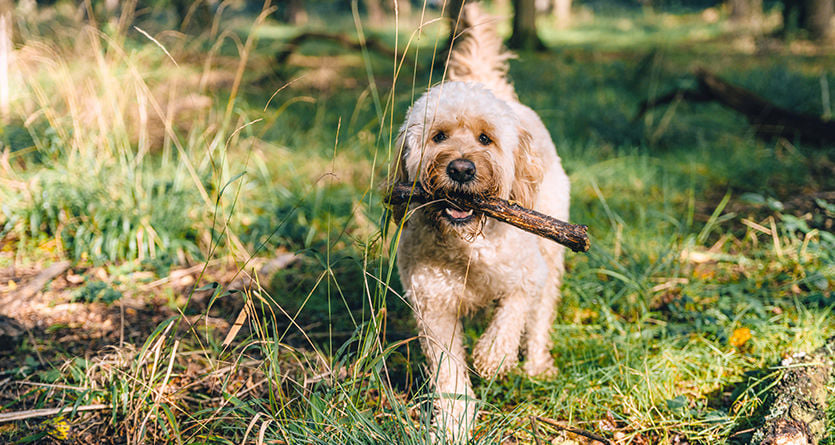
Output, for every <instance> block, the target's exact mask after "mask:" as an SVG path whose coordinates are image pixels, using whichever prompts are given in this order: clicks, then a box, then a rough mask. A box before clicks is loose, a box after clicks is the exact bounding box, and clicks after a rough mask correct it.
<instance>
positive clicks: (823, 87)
mask: <svg viewBox="0 0 835 445" xmlns="http://www.w3.org/2000/svg"><path fill="white" fill-rule="evenodd" d="M61 5H63V4H60V3H59V6H56V7H55V8H54V9H48V10H44V11H42V12H28V13H26V14H21V16H20V17H18V27H17V28H15V29H16V32H17V35H16V36H15V40H14V51H13V53H12V55H13V57H12V58H11V60H12V62H11V63H12V64H13V66H12V70H10V73H11V77H10V82H11V84H12V88H11V90H10V91H11V92H12V94H11V101H12V105H13V106H12V108H11V109H12V112H11V114H10V117H9V118H7V119H6V120H5V121H4V122H2V127H0V441H2V442H7V443H50V442H54V443H66V442H70V443H97V444H98V443H125V442H128V441H133V442H148V443H151V442H159V443H236V444H237V443H299V442H301V443H334V444H336V443H339V444H343V443H392V442H394V443H404V444H407V443H427V441H428V440H429V436H428V435H427V431H428V428H427V426H428V425H429V422H430V418H431V415H430V414H431V409H430V407H431V391H429V390H428V388H427V385H426V380H425V371H424V369H423V363H424V361H423V358H422V356H421V353H420V348H419V345H418V342H417V339H416V337H415V335H416V331H415V329H414V325H413V322H412V319H411V314H410V310H409V307H408V305H407V304H406V303H405V302H404V301H403V299H402V297H401V294H400V291H401V286H400V284H399V281H398V277H397V273H396V270H395V268H394V267H393V262H392V261H391V258H392V257H393V246H391V243H390V241H391V239H392V233H391V232H392V231H393V230H394V229H393V228H392V227H390V226H389V225H388V224H387V220H386V215H385V212H384V209H383V207H382V206H381V204H380V193H379V184H380V180H381V178H383V177H384V176H385V172H386V169H387V165H388V162H389V161H390V158H391V145H392V137H393V133H394V132H396V130H397V127H398V125H399V121H400V120H401V119H402V118H403V116H404V114H405V111H406V109H407V107H408V105H409V104H410V103H411V102H412V101H413V100H414V98H415V97H416V96H417V95H419V94H420V92H421V91H423V90H424V89H425V88H426V86H427V85H430V84H432V83H435V82H437V81H439V80H440V77H439V71H438V70H431V69H430V68H431V66H432V51H433V48H435V46H436V44H441V43H443V42H444V40H445V38H446V30H445V28H444V27H443V26H442V25H441V24H439V23H437V22H433V23H431V24H429V25H427V26H425V27H424V29H423V33H422V34H421V33H417V32H415V30H416V29H417V28H418V24H419V14H417V13H414V14H412V16H410V17H407V18H404V19H403V20H402V22H401V23H399V24H398V27H397V28H395V27H394V26H393V23H394V22H393V20H392V22H391V24H389V25H385V26H383V25H379V26H378V25H377V24H375V25H374V26H372V25H369V24H365V23H364V22H362V21H361V20H360V21H357V22H355V21H354V20H353V18H352V17H351V15H350V12H349V13H348V14H347V15H345V14H343V15H340V16H334V17H331V16H324V17H319V16H316V15H311V22H310V23H309V24H308V25H307V27H306V28H305V29H311V30H323V29H324V30H328V31H329V32H339V33H343V34H344V35H346V36H348V37H349V38H351V39H356V38H357V37H356V36H357V35H358V30H361V34H362V35H363V36H364V37H365V38H369V39H374V40H376V41H378V42H380V43H381V44H382V45H384V46H386V47H389V48H394V47H395V46H396V47H397V48H399V49H400V50H401V51H402V50H404V49H407V47H408V51H407V52H406V57H405V58H403V59H402V60H401V59H398V62H397V64H396V68H395V64H394V62H393V60H392V58H391V56H390V55H387V54H382V53H381V52H379V51H376V50H375V49H374V46H373V45H367V46H365V47H364V48H363V49H362V50H361V51H356V50H349V49H346V48H344V47H342V46H340V45H337V44H334V43H332V42H327V41H319V40H312V41H308V42H305V43H303V44H301V45H300V46H299V47H298V48H295V50H294V51H293V52H292V53H291V54H289V56H288V57H286V58H283V62H282V63H281V64H277V63H276V55H277V54H280V53H281V52H282V51H283V50H285V49H286V48H287V42H288V41H289V40H290V39H291V38H292V37H293V36H295V35H297V34H298V33H300V32H301V31H302V28H299V27H294V26H288V25H283V24H278V23H276V22H274V21H272V19H267V20H260V19H258V18H256V15H257V11H254V12H253V11H245V10H236V9H235V8H232V9H230V10H229V11H226V12H225V13H224V14H226V15H224V18H223V20H220V21H219V22H218V24H217V26H216V27H212V28H211V29H210V30H207V31H204V32H202V33H199V36H197V37H191V36H187V35H186V34H182V33H178V32H171V31H167V30H170V29H174V28H175V26H174V25H173V24H170V23H167V22H166V21H165V18H166V16H162V17H145V18H143V17H140V18H139V19H138V21H137V22H136V27H125V26H122V25H121V24H120V23H119V22H116V21H111V22H102V23H100V24H99V26H98V27H97V28H94V27H90V26H88V24H87V23H85V22H81V21H79V19H78V15H77V14H75V12H74V10H72V8H69V7H68V6H66V5H64V6H61ZM418 12H419V11H418ZM432 14H437V12H434V13H430V14H428V15H427V17H428V18H427V19H426V20H430V19H431V18H432ZM775 17H776V16H775V15H774V14H772V15H769V17H768V20H767V21H766V24H765V25H764V26H765V28H764V29H739V28H737V27H735V26H733V25H731V24H729V23H728V22H727V21H726V19H725V17H724V13H723V11H717V10H707V11H661V10H658V11H651V10H648V9H637V10H611V11H609V10H602V11H592V10H588V9H582V10H581V11H580V13H578V15H577V19H576V20H577V22H576V24H575V25H574V26H572V27H571V28H569V29H565V30H558V29H554V28H553V27H552V26H548V25H549V23H548V22H543V26H542V28H541V33H542V36H543V38H544V40H545V42H546V44H547V45H548V47H549V51H547V52H543V53H525V54H520V55H519V58H518V59H515V60H513V61H512V62H511V72H510V75H511V76H512V78H513V79H514V80H515V82H516V88H517V92H518V94H519V97H520V100H521V101H522V102H524V103H526V104H529V105H530V106H531V107H532V108H533V109H534V110H536V111H537V112H538V113H539V115H540V116H541V117H542V119H543V121H544V122H545V123H546V126H547V127H548V128H549V130H550V132H551V134H552V136H553V138H554V141H555V144H556V146H557V148H558V152H559V154H560V156H561V157H562V159H563V163H564V166H565V168H566V170H567V172H568V173H569V175H570V178H571V182H572V209H571V220H572V222H576V223H581V224H586V225H588V226H589V228H590V234H591V238H592V249H591V251H590V252H588V253H587V254H569V255H568V258H567V269H568V271H567V275H566V279H565V283H564V286H563V302H562V304H561V306H560V309H559V314H558V318H557V320H556V322H555V326H554V329H555V332H554V338H555V344H554V349H553V351H552V352H553V354H554V357H555V360H556V366H557V368H558V371H559V373H558V375H556V376H554V377H552V378H549V379H543V380H535V379H530V378H528V377H527V376H526V375H525V374H524V373H523V372H521V371H520V370H516V371H513V372H511V374H510V375H509V376H508V377H505V378H503V379H499V380H495V381H488V380H483V379H479V378H478V377H475V376H473V383H474V387H475V392H476V395H477V397H478V399H479V400H480V403H481V406H480V414H479V422H478V426H477V428H476V431H475V432H474V435H473V443H537V444H538V443H546V442H547V443H554V444H580V443H595V442H594V441H591V440H590V439H587V438H584V437H583V436H580V435H576V434H572V433H570V432H568V430H567V429H566V427H573V428H579V429H581V430H584V431H588V432H592V433H594V434H597V435H599V436H601V437H604V438H606V439H608V440H610V441H612V443H617V444H658V443H674V444H684V443H690V444H697V443H704V444H716V443H740V444H742V443H748V442H749V441H750V439H751V436H752V433H753V431H754V429H755V428H757V426H758V425H759V423H760V422H761V420H762V417H763V414H764V408H763V407H764V405H765V403H767V401H768V399H769V397H770V395H769V394H770V393H769V389H771V388H772V387H774V385H776V384H777V382H779V380H780V377H781V375H782V368H781V360H782V359H783V358H785V357H787V356H789V355H790V354H792V353H795V352H798V351H806V352H808V351H812V350H814V349H816V348H818V347H819V346H821V345H822V344H823V342H824V341H825V340H826V339H827V338H829V337H830V336H832V335H833V334H835V318H833V317H832V308H833V306H835V233H834V232H835V229H833V224H835V148H833V147H816V146H812V145H807V144H806V143H805V142H804V141H803V140H786V139H780V140H761V139H758V138H757V135H756V133H755V131H754V129H752V128H751V127H750V126H749V125H748V123H747V122H746V120H745V119H744V118H743V117H741V116H739V115H737V114H735V113H734V112H732V111H729V110H727V109H724V108H722V107H721V106H719V105H717V104H711V103H698V104H691V103H687V102H684V101H677V102H673V103H672V104H670V105H669V106H665V107H660V108H657V109H654V110H651V111H650V112H649V113H647V114H646V115H645V116H643V117H642V118H640V119H638V120H636V119H634V118H635V116H636V113H637V111H638V108H639V105H640V103H641V102H642V101H644V100H646V99H648V98H652V97H658V96H660V95H662V94H665V93H666V92H668V91H671V90H674V89H676V88H682V87H689V86H691V85H693V82H694V77H693V72H694V70H695V69H696V68H697V67H705V68H707V69H709V70H711V71H712V72H714V73H716V74H718V75H720V76H722V77H723V78H724V79H726V80H728V81H730V82H733V83H735V84H737V85H740V86H743V87H745V88H748V89H750V90H751V91H754V92H755V93H757V94H759V95H760V96H762V97H764V98H766V99H767V100H769V101H772V102H774V103H775V104H778V105H780V106H782V107H785V108H788V109H791V110H794V111H797V112H802V113H809V114H812V115H818V116H824V117H828V116H831V115H832V113H833V111H835V106H833V105H832V102H831V100H830V98H831V97H833V96H835V85H830V81H832V82H833V84H835V79H834V78H833V76H832V75H833V71H832V67H833V66H835V49H833V48H831V47H823V46H816V45H813V44H810V43H809V42H804V41H791V42H785V41H781V40H778V39H776V38H773V37H770V32H771V31H772V30H773V28H774V26H775V25H774V23H773V21H774V19H775ZM168 18H169V19H170V17H168ZM357 23H359V25H357ZM502 31H503V32H506V31H507V29H506V27H503V28H502ZM147 36H152V37H153V40H152V39H149V38H148V37H147ZM50 266H52V267H54V269H52V270H51V271H50V272H53V273H46V272H47V271H49V268H50ZM481 315H483V314H480V315H479V316H477V317H473V318H472V319H470V320H467V323H466V329H465V336H466V338H465V343H466V344H467V345H468V347H471V346H472V343H473V342H474V340H475V339H476V338H477V337H478V335H479V333H480V332H481V331H482V330H483V329H484V328H485V325H484V323H483V321H482V320H483V319H484V318H485V317H484V316H481ZM831 389H833V388H830V390H831ZM830 394H832V391H830ZM830 398H831V397H830ZM833 401H835V400H833ZM829 406H830V412H829V413H828V416H829V420H830V427H829V430H828V436H827V438H825V439H824V441H823V443H825V444H830V445H831V444H833V443H835V427H833V426H832V424H833V422H832V420H835V408H832V407H833V404H830V405H829ZM39 410H46V411H39ZM50 410H51V411H50Z"/></svg>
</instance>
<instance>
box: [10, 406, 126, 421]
mask: <svg viewBox="0 0 835 445" xmlns="http://www.w3.org/2000/svg"><path fill="white" fill-rule="evenodd" d="M110 408H111V405H110V404H107V405H105V404H95V405H81V406H62V407H60V408H41V409H29V410H26V411H15V412H11V413H0V423H6V422H15V421H19V420H26V419H33V418H36V417H51V416H56V415H58V414H69V413H77V412H82V411H99V410H103V409H110Z"/></svg>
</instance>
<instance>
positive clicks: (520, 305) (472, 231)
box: [388, 3, 570, 441]
mask: <svg viewBox="0 0 835 445" xmlns="http://www.w3.org/2000/svg"><path fill="white" fill-rule="evenodd" d="M461 25H462V28H461V29H463V31H462V34H461V36H459V37H458V38H457V39H456V42H455V44H454V46H453V48H452V50H451V53H450V56H449V61H448V65H447V70H448V73H447V77H448V80H447V81H445V82H443V83H441V84H439V85H437V86H434V87H432V88H430V89H429V90H428V91H427V92H426V93H424V94H423V95H422V96H421V97H420V98H419V99H418V100H417V101H416V102H415V103H414V104H413V105H412V107H411V108H410V109H409V111H408V112H407V116H406V119H405V121H404V123H403V124H402V126H401V128H400V131H399V135H398V137H397V139H396V145H395V147H396V148H397V153H396V155H395V156H394V157H393V163H392V165H391V167H390V169H389V178H388V182H389V184H392V183H395V182H413V183H414V182H419V183H420V184H421V185H422V186H423V187H424V188H426V189H427V191H429V192H430V193H438V192H440V193H441V194H448V195H456V194H459V195H481V196H493V197H499V198H503V199H508V200H510V201H513V202H516V203H518V204H520V205H522V206H524V207H527V208H531V209H535V210H537V211H540V212H542V213H545V214H548V215H551V216H554V217H556V218H559V219H563V220H568V212H569V188H570V184H569V179H568V176H567V175H566V174H565V171H564V170H563V168H562V165H561V162H560V158H559V156H558V155H557V152H556V148H555V146H554V143H553V142H552V141H551V137H550V134H549V133H548V130H547V129H546V128H545V126H544V125H543V123H542V121H541V120H540V118H539V116H537V114H536V113H535V112H534V111H533V110H531V109H530V108H528V107H527V106H525V105H523V104H521V103H520V102H519V101H518V99H517V97H516V93H515V90H514V87H513V85H512V84H511V83H510V82H509V80H508V77H507V71H508V59H510V58H511V57H513V55H512V54H510V53H509V52H507V50H505V49H504V48H503V46H502V41H501V39H500V37H499V36H498V35H497V34H496V32H495V31H494V27H495V20H494V19H493V18H492V17H490V16H488V15H486V14H485V13H484V12H482V10H481V9H480V7H479V5H478V4H477V3H472V4H468V5H466V6H465V7H464V9H463V11H462V17H461ZM393 215H394V220H395V222H397V223H398V225H399V226H400V227H402V231H401V233H400V239H399V244H398V252H397V267H398V270H399V272H400V277H401V281H402V283H403V287H404V288H405V294H406V298H407V299H408V301H409V302H410V304H411V305H412V307H413V309H414V313H415V319H416V321H417V326H418V329H419V331H420V332H419V333H420V343H421V347H422V349H423V352H424V354H425V355H426V358H427V360H428V370H429V373H430V376H431V380H432V382H433V385H434V391H435V393H436V399H435V408H436V413H435V416H434V420H433V423H434V424H435V430H438V431H445V433H446V434H447V435H449V436H451V438H453V440H456V441H466V438H467V437H468V435H469V432H470V430H471V428H472V425H473V422H474V420H475V414H476V412H477V409H476V406H477V404H476V403H475V399H474V395H473V391H472V388H471V385H470V380H469V376H468V368H467V364H466V363H467V362H466V353H465V350H464V345H463V343H462V336H463V332H462V325H461V318H462V316H465V315H468V314H472V313H473V312H475V311H477V310H480V309H483V308H486V307H489V306H491V305H495V310H494V312H493V314H494V315H493V317H492V320H491V321H490V323H489V325H488V327H487V328H486V330H485V332H484V334H483V335H482V336H481V337H480V338H479V340H478V342H477V343H476V345H475V347H474V349H473V354H472V355H473V366H474V368H475V371H476V372H478V373H479V374H480V375H481V376H482V377H484V378H488V379H489V378H494V377H498V376H502V375H504V374H506V373H507V372H508V371H510V370H511V369H513V368H515V367H516V365H517V360H518V355H519V351H520V347H523V350H524V353H525V362H524V366H523V368H524V370H525V372H526V373H527V374H528V375H530V376H543V375H548V374H550V373H553V372H554V369H555V368H554V362H553V358H552V357H551V353H550V349H551V345H552V340H551V326H552V324H553V321H554V311H555V308H556V305H557V303H558V302H559V300H560V283H561V280H562V275H563V271H564V266H563V258H564V248H563V247H562V246H560V245H558V244H556V243H554V242H552V241H548V240H545V239H541V238H537V237H536V236H534V235H531V234H529V233H526V232H523V231H522V230H520V229H518V228H515V227H512V226H510V225H507V224H505V223H502V222H498V221H496V220H493V219H488V218H487V217H485V216H484V215H482V214H480V213H479V212H478V211H473V210H465V209H460V208H456V207H455V206H454V205H452V204H450V203H448V202H445V201H435V202H432V203H429V204H427V205H424V206H421V207H418V208H416V209H411V210H410V209H407V208H405V206H400V207H395V208H394V209H393ZM523 342H524V345H523V344H522V343H523Z"/></svg>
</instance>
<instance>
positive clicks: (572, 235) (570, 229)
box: [385, 183, 590, 252]
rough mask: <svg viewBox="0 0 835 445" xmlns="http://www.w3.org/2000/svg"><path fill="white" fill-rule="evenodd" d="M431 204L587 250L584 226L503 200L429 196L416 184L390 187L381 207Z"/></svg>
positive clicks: (479, 197) (577, 249) (581, 250)
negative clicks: (472, 212) (455, 208)
mask: <svg viewBox="0 0 835 445" xmlns="http://www.w3.org/2000/svg"><path fill="white" fill-rule="evenodd" d="M435 200H444V201H448V202H450V203H452V204H454V205H456V206H458V207H462V208H466V209H473V210H475V211H478V212H481V213H483V214H485V215H487V216H489V217H491V218H494V219H497V220H499V221H502V222H506V223H508V224H510V225H512V226H515V227H518V228H520V229H522V230H524V231H526V232H530V233H533V234H534V235H538V236H541V237H543V238H548V239H550V240H552V241H556V242H557V243H559V244H562V245H563V246H566V247H568V248H569V249H571V250H573V251H574V252H587V251H588V250H589V247H590V243H589V235H588V227H587V226H583V225H578V224H571V223H567V222H565V221H560V220H558V219H556V218H553V217H550V216H548V215H545V214H542V213H539V212H537V211H535V210H531V209H526V208H524V207H522V206H520V205H519V204H516V203H513V202H508V201H506V200H504V199H499V198H493V197H484V196H469V197H464V196H447V195H444V196H432V195H430V194H429V193H428V192H427V191H426V190H424V189H423V187H421V186H420V184H414V187H413V184H412V183H400V184H395V185H394V186H393V187H392V189H391V192H390V193H389V195H388V196H387V197H386V198H385V203H386V204H388V205H389V206H398V205H404V204H409V203H427V202H431V201H435Z"/></svg>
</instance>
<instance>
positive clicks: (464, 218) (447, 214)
mask: <svg viewBox="0 0 835 445" xmlns="http://www.w3.org/2000/svg"><path fill="white" fill-rule="evenodd" d="M442 214H443V217H444V218H446V220H447V221H449V222H450V224H452V225H456V226H458V225H464V224H467V223H469V222H470V221H472V220H473V218H475V215H474V213H473V209H470V210H459V209H456V208H453V207H444V210H443V213H442Z"/></svg>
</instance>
